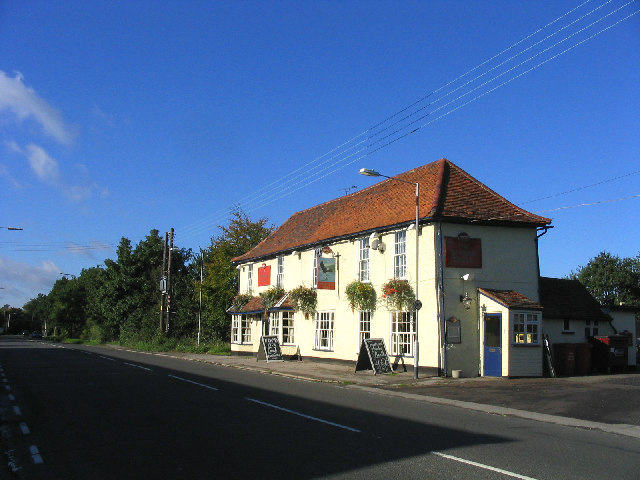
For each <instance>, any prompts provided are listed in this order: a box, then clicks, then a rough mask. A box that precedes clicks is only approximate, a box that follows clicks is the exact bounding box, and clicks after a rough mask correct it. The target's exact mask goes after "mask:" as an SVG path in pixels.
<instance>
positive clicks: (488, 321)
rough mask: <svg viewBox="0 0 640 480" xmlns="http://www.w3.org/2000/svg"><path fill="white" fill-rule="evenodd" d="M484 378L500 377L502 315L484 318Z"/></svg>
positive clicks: (491, 315)
mask: <svg viewBox="0 0 640 480" xmlns="http://www.w3.org/2000/svg"><path fill="white" fill-rule="evenodd" d="M484 376H485V377H501V376H502V315H500V314H499V313H497V314H486V315H485V316H484Z"/></svg>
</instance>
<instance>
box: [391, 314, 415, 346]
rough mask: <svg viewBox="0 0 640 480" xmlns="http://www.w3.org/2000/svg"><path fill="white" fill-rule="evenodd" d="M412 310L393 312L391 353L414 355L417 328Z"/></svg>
mask: <svg viewBox="0 0 640 480" xmlns="http://www.w3.org/2000/svg"><path fill="white" fill-rule="evenodd" d="M413 327H414V325H413V313H412V312H391V342H390V343H391V348H390V355H399V356H405V357H412V356H413V344H414V342H415V330H414V328H413Z"/></svg>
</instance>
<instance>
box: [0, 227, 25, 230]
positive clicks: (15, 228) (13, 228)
mask: <svg viewBox="0 0 640 480" xmlns="http://www.w3.org/2000/svg"><path fill="white" fill-rule="evenodd" d="M0 228H5V229H7V230H22V227H0Z"/></svg>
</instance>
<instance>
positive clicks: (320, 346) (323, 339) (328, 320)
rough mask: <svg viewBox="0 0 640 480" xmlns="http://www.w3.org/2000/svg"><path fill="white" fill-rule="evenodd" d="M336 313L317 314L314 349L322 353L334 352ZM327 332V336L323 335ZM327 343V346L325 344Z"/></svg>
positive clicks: (323, 312) (331, 311)
mask: <svg viewBox="0 0 640 480" xmlns="http://www.w3.org/2000/svg"><path fill="white" fill-rule="evenodd" d="M334 325H335V312H334V311H333V310H323V311H319V312H316V314H315V325H314V341H313V349H314V350H317V351H321V352H333V351H334V350H333V337H334V335H333V332H334ZM324 332H326V335H323V333H324ZM325 343H326V344H325Z"/></svg>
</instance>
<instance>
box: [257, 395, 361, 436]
mask: <svg viewBox="0 0 640 480" xmlns="http://www.w3.org/2000/svg"><path fill="white" fill-rule="evenodd" d="M245 400H249V401H250V402H254V403H258V404H260V405H264V406H265V407H271V408H275V409H276V410H281V411H283V412H287V413H292V414H293V415H298V416H299V417H303V418H307V419H309V420H313V421H316V422H320V423H326V424H327V425H331V426H333V427H338V428H344V429H345V430H349V431H350V432H355V433H361V432H360V430H358V429H357V428H353V427H347V426H346V425H341V424H339V423H334V422H330V421H329V420H323V419H322V418H318V417H312V416H311V415H305V414H304V413H300V412H296V411H295V410H289V409H288V408H284V407H279V406H278V405H273V404H272V403H267V402H262V401H260V400H256V399H255V398H249V397H245Z"/></svg>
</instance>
